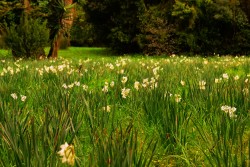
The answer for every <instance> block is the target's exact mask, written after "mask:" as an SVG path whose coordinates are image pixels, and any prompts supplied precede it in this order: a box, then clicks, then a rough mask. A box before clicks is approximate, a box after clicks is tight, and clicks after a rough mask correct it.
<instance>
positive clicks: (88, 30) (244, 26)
mask: <svg viewBox="0 0 250 167" xmlns="http://www.w3.org/2000/svg"><path fill="white" fill-rule="evenodd" d="M25 1H26V2H27V3H28V4H29V5H28V6H27V3H26V7H25V3H24V4H23V3H22V2H23V1H20V0H4V1H1V2H0V3H1V4H3V5H2V7H0V20H1V22H4V21H5V22H7V23H10V22H14V23H15V24H18V25H20V24H21V22H20V16H21V15H26V16H27V15H28V16H29V17H32V18H40V19H42V20H44V21H47V25H48V28H49V29H50V43H51V48H52V49H51V52H50V54H49V56H51V57H54V56H55V57H56V55H57V48H58V43H55V42H58V41H57V40H58V39H59V40H60V39H61V38H62V35H64V36H65V37H67V38H68V37H70V35H71V44H72V45H78V46H83V45H85V46H86V45H88V46H106V47H110V48H112V49H113V50H114V51H116V52H118V53H144V54H147V55H161V54H167V55H171V54H177V53H191V54H203V55H213V54H214V53H215V54H223V55H225V54H233V55H237V54H241V55H242V54H244V55H246V54H249V50H250V22H249V19H250V12H249V11H250V10H249V9H250V1H248V0H192V1H186V0H170V1H169V0H168V1H167V0H165V1H164V0H158V1H147V0H133V1H132V0H124V1H120V0H78V1H73V0H45V1H41V0H25ZM25 1H24V2H25ZM69 2H70V3H69ZM76 4H77V5H76ZM73 8H74V9H73ZM69 13H71V14H69ZM73 15H74V24H73V26H72V28H71V24H72V23H73V22H70V23H69V24H70V26H66V28H65V24H64V23H65V20H67V19H68V18H71V17H73ZM67 23H68V22H67ZM68 28H71V32H69V31H68ZM65 30H66V31H65ZM2 31H4V29H2ZM66 44H67V42H66Z"/></svg>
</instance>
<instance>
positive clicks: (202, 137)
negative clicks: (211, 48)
mask: <svg viewBox="0 0 250 167" xmlns="http://www.w3.org/2000/svg"><path fill="white" fill-rule="evenodd" d="M5 53H7V52H5ZM102 55H103V56H102ZM249 85H250V58H247V57H230V56H227V57H213V58H200V57H192V58H189V57H185V56H180V57H158V58H151V57H143V56H136V57H131V56H124V55H123V56H122V57H117V56H108V52H107V50H105V49H100V48H91V49H89V48H69V49H68V50H61V51H60V57H59V59H57V60H38V61H34V60H33V61H31V60H28V61H27V60H16V61H14V60H12V59H11V58H10V56H7V57H6V56H1V57H0V136H1V138H0V155H1V158H0V165H1V166H46V165H47V166H62V164H64V165H66V166H67V165H75V166H247V165H248V164H249V160H250V157H249V156H250V155H249V145H250V140H249V139H250V119H249V116H250V100H249V99H250V95H249V89H250V86H249ZM65 142H67V143H68V145H66V144H65ZM60 150H63V151H61V152H59V151H60ZM65 150H66V151H65ZM64 151H65V152H64ZM67 151H68V152H67ZM58 152H59V154H58ZM66 153H68V154H66ZM60 156H61V157H63V159H61V157H60ZM73 161H75V162H74V163H73ZM63 162H64V163H63Z"/></svg>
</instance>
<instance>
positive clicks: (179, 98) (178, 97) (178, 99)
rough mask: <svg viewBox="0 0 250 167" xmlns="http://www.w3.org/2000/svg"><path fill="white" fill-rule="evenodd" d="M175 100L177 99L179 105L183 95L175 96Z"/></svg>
mask: <svg viewBox="0 0 250 167" xmlns="http://www.w3.org/2000/svg"><path fill="white" fill-rule="evenodd" d="M174 98H175V101H176V103H179V102H180V101H181V95H179V94H175V95H174Z"/></svg>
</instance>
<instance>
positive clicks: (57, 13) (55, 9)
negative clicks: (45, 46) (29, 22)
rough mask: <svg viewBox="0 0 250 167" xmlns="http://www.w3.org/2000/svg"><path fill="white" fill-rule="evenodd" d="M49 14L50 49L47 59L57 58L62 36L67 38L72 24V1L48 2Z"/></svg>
mask: <svg viewBox="0 0 250 167" xmlns="http://www.w3.org/2000/svg"><path fill="white" fill-rule="evenodd" d="M48 6H49V7H50V11H51V14H50V16H49V18H48V23H49V24H48V26H49V28H50V29H51V32H50V40H51V47H50V51H49V54H48V57H49V58H57V57H58V50H59V43H60V39H61V37H62V35H65V36H69V34H68V33H69V30H70V28H71V26H72V24H73V16H74V8H73V7H74V1H73V0H50V2H49V5H48Z"/></svg>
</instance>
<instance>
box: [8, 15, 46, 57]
mask: <svg viewBox="0 0 250 167" xmlns="http://www.w3.org/2000/svg"><path fill="white" fill-rule="evenodd" d="M46 26H47V25H46V22H42V21H41V20H39V19H31V18H29V19H24V18H23V19H21V24H20V25H14V24H12V25H11V26H10V27H8V28H7V35H6V37H5V43H6V46H7V47H8V48H10V49H11V50H12V54H13V56H14V57H15V58H39V57H41V56H42V57H43V56H45V52H44V47H45V46H48V41H49V29H48V28H47V27H46Z"/></svg>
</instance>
